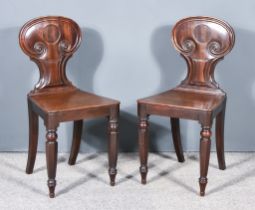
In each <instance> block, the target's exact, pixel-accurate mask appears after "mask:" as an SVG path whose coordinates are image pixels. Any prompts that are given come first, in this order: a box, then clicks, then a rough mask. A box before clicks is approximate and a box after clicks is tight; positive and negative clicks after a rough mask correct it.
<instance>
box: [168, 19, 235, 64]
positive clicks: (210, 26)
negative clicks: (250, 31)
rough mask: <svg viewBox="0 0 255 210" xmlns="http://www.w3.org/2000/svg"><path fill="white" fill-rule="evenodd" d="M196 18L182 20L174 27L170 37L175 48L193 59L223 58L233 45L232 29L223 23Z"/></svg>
mask: <svg viewBox="0 0 255 210" xmlns="http://www.w3.org/2000/svg"><path fill="white" fill-rule="evenodd" d="M198 18H199V19H197V20H195V19H196V17H194V18H192V19H189V20H187V19H183V20H181V21H179V22H178V23H177V24H176V25H175V27H174V29H173V36H172V38H173V39H172V41H173V44H174V46H175V48H176V49H177V50H178V51H180V53H182V54H183V55H184V56H185V57H192V58H193V59H204V60H208V59H214V58H218V57H223V56H224V55H225V54H227V53H228V52H229V51H230V50H231V49H232V47H233V45H234V32H233V29H232V28H231V27H230V26H229V25H228V24H227V23H225V22H223V21H219V20H216V19H213V18H209V17H198ZM194 20H195V21H194ZM191 21H192V22H191ZM181 34H182V35H181ZM183 34H184V35H183Z"/></svg>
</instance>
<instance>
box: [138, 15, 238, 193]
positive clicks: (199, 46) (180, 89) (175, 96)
mask: <svg viewBox="0 0 255 210" xmlns="http://www.w3.org/2000/svg"><path fill="white" fill-rule="evenodd" d="M234 40H235V35H234V31H233V29H232V28H231V27H230V26H229V25H228V24H227V23H226V22H224V21H221V20H218V19H215V18H210V17H190V18H185V19H183V20H181V21H179V22H177V23H176V25H175V26H174V28H173V31H172V41H173V44H174V46H175V48H176V50H177V51H179V52H180V53H181V56H182V57H183V58H184V59H185V61H186V63H187V65H188V73H187V76H186V78H185V79H184V80H183V81H182V82H181V84H180V85H178V86H177V87H176V88H174V89H172V90H169V91H166V92H163V93H160V94H157V95H154V96H151V97H147V98H144V99H140V100H138V115H139V118H140V123H139V150H140V162H141V166H140V173H141V178H142V183H143V184H145V183H146V176H147V172H148V167H147V159H148V140H149V136H148V126H149V123H148V119H149V116H150V115H161V116H167V117H170V119H171V128H172V137H173V142H174V147H175V151H176V155H177V158H178V161H179V162H183V161H184V156H183V150H182V144H181V138H180V125H179V118H184V119H191V120H197V121H198V122H199V123H200V124H201V126H202V130H201V133H200V135H201V139H200V178H199V184H200V195H201V196H203V195H204V194H205V187H206V184H207V171H208V164H209V157H210V145H211V139H210V137H211V127H212V123H213V119H214V118H215V117H216V147H217V148H216V149H217V156H218V162H219V168H220V169H225V167H226V166H225V158H224V116H225V106H226V99H227V97H226V93H225V92H224V91H223V90H222V89H220V88H219V85H218V83H217V82H216V81H215V80H214V68H215V65H216V63H217V62H218V61H219V60H221V59H223V57H224V56H225V55H226V54H227V53H229V52H230V51H231V49H232V47H233V46H234Z"/></svg>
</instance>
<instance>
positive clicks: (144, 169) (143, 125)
mask: <svg viewBox="0 0 255 210" xmlns="http://www.w3.org/2000/svg"><path fill="white" fill-rule="evenodd" d="M148 126H149V123H148V116H145V117H140V122H139V133H138V135H139V136H138V141H139V154H140V163H141V166H140V173H141V182H142V184H146V177H147V173H148V166H147V161H148V142H149V133H148Z"/></svg>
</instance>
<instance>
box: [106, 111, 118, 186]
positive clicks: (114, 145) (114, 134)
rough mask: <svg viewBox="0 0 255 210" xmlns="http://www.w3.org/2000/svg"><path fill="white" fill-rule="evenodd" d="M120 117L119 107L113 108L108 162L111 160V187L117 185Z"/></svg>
mask: <svg viewBox="0 0 255 210" xmlns="http://www.w3.org/2000/svg"><path fill="white" fill-rule="evenodd" d="M118 115H119V107H117V108H113V109H112V111H111V115H110V117H109V123H108V132H109V143H108V160H109V171H108V173H109V176H110V185H111V186H114V185H115V178H116V175H117V169H116V165H117V159H118V134H119V132H118V127H119V125H118Z"/></svg>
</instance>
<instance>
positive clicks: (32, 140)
mask: <svg viewBox="0 0 255 210" xmlns="http://www.w3.org/2000/svg"><path fill="white" fill-rule="evenodd" d="M28 116H29V149H28V158H27V167H26V173H27V174H31V173H33V170H34V165H35V159H36V153H37V144H38V115H37V114H36V113H35V112H34V111H33V110H32V108H31V105H30V102H28Z"/></svg>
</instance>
